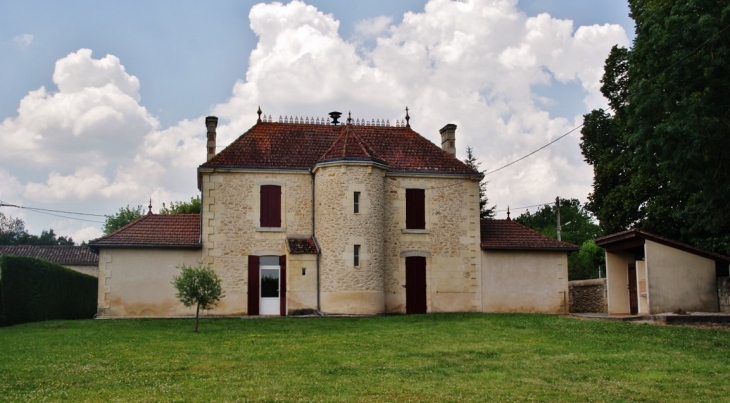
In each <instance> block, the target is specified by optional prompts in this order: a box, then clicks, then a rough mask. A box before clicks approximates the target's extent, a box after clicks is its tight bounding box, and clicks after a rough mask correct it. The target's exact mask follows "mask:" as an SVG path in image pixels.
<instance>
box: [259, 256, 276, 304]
mask: <svg viewBox="0 0 730 403" xmlns="http://www.w3.org/2000/svg"><path fill="white" fill-rule="evenodd" d="M279 273H280V267H279V266H261V287H260V288H259V289H260V290H261V305H260V308H259V309H260V312H259V313H260V314H261V315H279V313H280V312H279V284H280V281H279Z"/></svg>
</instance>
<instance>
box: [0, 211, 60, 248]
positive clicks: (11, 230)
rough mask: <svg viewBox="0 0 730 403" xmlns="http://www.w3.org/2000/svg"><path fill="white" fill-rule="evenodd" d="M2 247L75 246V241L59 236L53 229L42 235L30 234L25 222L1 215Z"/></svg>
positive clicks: (43, 232)
mask: <svg viewBox="0 0 730 403" xmlns="http://www.w3.org/2000/svg"><path fill="white" fill-rule="evenodd" d="M0 245H67V246H73V245H74V241H73V239H72V238H71V237H66V236H57V235H56V233H55V232H54V231H53V229H49V230H48V231H46V230H43V231H41V234H40V235H33V234H30V233H28V231H27V230H26V229H25V222H24V221H23V220H21V219H20V218H14V217H12V216H7V217H6V216H5V214H3V213H0Z"/></svg>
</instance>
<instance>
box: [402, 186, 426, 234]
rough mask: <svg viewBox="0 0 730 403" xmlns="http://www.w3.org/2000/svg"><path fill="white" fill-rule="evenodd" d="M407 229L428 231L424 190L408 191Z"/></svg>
mask: <svg viewBox="0 0 730 403" xmlns="http://www.w3.org/2000/svg"><path fill="white" fill-rule="evenodd" d="M406 229H426V191H425V190H424V189H406Z"/></svg>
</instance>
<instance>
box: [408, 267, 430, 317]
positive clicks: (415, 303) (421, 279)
mask: <svg viewBox="0 0 730 403" xmlns="http://www.w3.org/2000/svg"><path fill="white" fill-rule="evenodd" d="M406 313H408V314H412V313H426V258H425V257H421V256H412V257H407V258H406Z"/></svg>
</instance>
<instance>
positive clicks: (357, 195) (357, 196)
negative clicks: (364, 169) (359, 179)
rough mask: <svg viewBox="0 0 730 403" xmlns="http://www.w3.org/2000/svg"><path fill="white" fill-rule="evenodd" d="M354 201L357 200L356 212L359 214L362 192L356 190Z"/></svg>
mask: <svg viewBox="0 0 730 403" xmlns="http://www.w3.org/2000/svg"><path fill="white" fill-rule="evenodd" d="M354 201H355V205H354V209H355V214H359V213H360V192H355V195H354Z"/></svg>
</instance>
